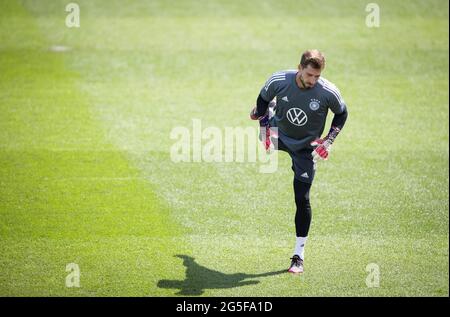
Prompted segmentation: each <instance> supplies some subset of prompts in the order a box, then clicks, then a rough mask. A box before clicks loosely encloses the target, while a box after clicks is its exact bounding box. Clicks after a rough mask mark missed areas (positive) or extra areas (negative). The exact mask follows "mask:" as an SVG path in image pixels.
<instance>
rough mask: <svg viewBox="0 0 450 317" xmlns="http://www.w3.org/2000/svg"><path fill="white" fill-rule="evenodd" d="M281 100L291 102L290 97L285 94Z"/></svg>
mask: <svg viewBox="0 0 450 317" xmlns="http://www.w3.org/2000/svg"><path fill="white" fill-rule="evenodd" d="M281 100H283V101H286V102H289V99H288V97H287V96H284V97H283V98H281Z"/></svg>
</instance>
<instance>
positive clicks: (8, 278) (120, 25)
mask: <svg viewBox="0 0 450 317" xmlns="http://www.w3.org/2000/svg"><path fill="white" fill-rule="evenodd" d="M69 2H70V1H53V0H42V1H33V0H24V1H13V0H7V1H2V2H1V4H0V6H1V10H0V237H1V242H0V295H1V296H178V295H182V296H191V295H192V296H198V295H203V296H449V286H448V285H449V254H448V249H449V221H448V215H449V205H448V198H449V169H448V167H449V137H448V136H449V124H448V119H449V98H448V88H449V81H448V76H449V73H448V67H449V65H448V64H449V63H448V61H449V55H448V54H449V43H448V26H449V25H448V24H449V23H448V21H449V20H448V2H447V1H445V0H434V1H429V0H423V1H394V0H392V1H387V0H383V1H381V0H380V1H377V3H378V4H379V7H380V18H381V19H380V27H378V28H376V27H375V28H369V27H367V26H366V24H365V19H366V15H367V14H368V13H367V12H366V11H365V7H366V4H367V3H368V2H370V1H359V0H348V1H337V0H327V1H325V0H321V1H312V0H311V1H306V0H305V1H288V0H283V1H256V0H246V1H238V0H231V1H225V0H223V1H208V0H202V1H197V0H192V1H187V0H186V1H181V0H177V1H163V0H154V1H153V0H152V1H145V2H144V1H137V0H136V1H119V0H115V1H88V0H78V1H76V3H77V4H79V7H80V27H79V28H68V27H66V25H65V20H66V16H67V15H68V14H69V13H68V12H66V11H65V6H66V5H67V3H69ZM58 48H59V49H58ZM61 48H63V49H61ZM307 48H319V49H321V50H322V51H323V52H325V54H326V56H327V67H326V69H325V71H324V72H323V75H324V77H326V78H327V79H329V80H331V81H332V82H334V83H336V84H337V85H338V87H339V88H340V90H341V92H342V95H343V97H344V99H345V100H346V102H347V105H348V109H349V119H348V121H347V125H346V126H345V128H344V130H343V132H342V133H341V135H340V136H339V138H338V139H337V141H336V144H335V145H334V149H333V152H332V154H331V156H330V160H329V161H327V162H324V164H320V166H319V167H318V171H317V174H316V179H315V183H314V185H313V188H312V192H311V204H312V209H313V222H312V227H311V231H310V236H309V240H308V244H307V247H306V260H305V273H304V274H303V275H301V276H291V275H289V274H287V273H285V271H286V269H287V267H288V265H289V257H290V256H291V253H292V251H293V247H294V243H295V230H294V210H295V205H294V200H293V191H292V177H293V174H292V171H291V169H290V159H289V157H288V156H287V155H286V154H280V156H279V166H278V171H277V172H276V173H273V174H262V173H259V171H258V163H240V162H229V163H225V162H222V163H221V162H216V163H207V162H200V163H196V162H192V163H186V162H184V163H175V162H172V161H171V159H170V148H171V146H172V144H173V143H174V141H173V140H171V139H170V132H171V131H172V129H173V128H174V127H187V128H189V129H192V125H193V121H192V120H193V119H199V120H201V122H202V126H203V127H208V126H210V127H218V128H219V129H221V130H223V129H224V128H225V127H243V128H245V127H255V126H256V125H255V123H254V122H251V121H250V120H249V119H248V113H249V110H250V109H251V106H252V105H253V104H254V102H255V100H256V97H257V94H258V92H259V90H260V88H261V86H262V85H263V84H264V82H265V80H266V79H267V78H268V77H269V76H270V74H271V73H272V72H275V71H278V70H282V69H289V68H295V67H296V65H297V63H298V61H299V58H300V54H301V53H302V51H304V50H305V49H307ZM255 129H256V127H255ZM69 263H76V264H77V265H78V266H79V269H80V274H81V275H80V285H79V286H80V287H67V286H66V278H67V276H68V274H69V273H70V272H67V271H66V265H67V264H69ZM369 264H375V265H377V266H378V268H379V272H380V275H379V285H378V287H368V286H367V284H366V278H367V276H368V275H369V272H368V271H366V267H367V265H369Z"/></svg>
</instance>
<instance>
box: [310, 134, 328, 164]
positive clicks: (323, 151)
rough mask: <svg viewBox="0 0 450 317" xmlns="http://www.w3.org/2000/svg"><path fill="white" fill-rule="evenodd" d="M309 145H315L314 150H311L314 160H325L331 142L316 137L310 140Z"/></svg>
mask: <svg viewBox="0 0 450 317" xmlns="http://www.w3.org/2000/svg"><path fill="white" fill-rule="evenodd" d="M311 145H312V146H314V147H315V149H314V151H312V153H311V154H312V156H313V160H314V162H317V161H318V160H327V159H328V154H329V153H330V150H331V142H330V141H329V140H327V139H326V138H325V139H316V140H314V141H312V142H311Z"/></svg>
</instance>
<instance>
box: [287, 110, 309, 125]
mask: <svg viewBox="0 0 450 317" xmlns="http://www.w3.org/2000/svg"><path fill="white" fill-rule="evenodd" d="M286 117H287V118H288V120H289V122H290V123H292V124H293V125H296V126H298V127H301V126H303V125H305V124H306V122H307V121H308V117H307V116H306V113H305V112H304V111H303V110H302V109H299V108H291V109H289V110H288V112H287V114H286Z"/></svg>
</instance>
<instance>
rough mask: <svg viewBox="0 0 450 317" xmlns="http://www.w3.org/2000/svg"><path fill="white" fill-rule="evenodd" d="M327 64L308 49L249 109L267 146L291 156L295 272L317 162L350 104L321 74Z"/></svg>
mask: <svg viewBox="0 0 450 317" xmlns="http://www.w3.org/2000/svg"><path fill="white" fill-rule="evenodd" d="M324 67H325V57H324V55H323V54H322V53H321V52H320V51H318V50H307V51H306V52H304V53H303V54H302V57H301V60H300V64H299V65H298V69H295V70H287V71H280V72H277V73H274V74H273V75H272V76H271V77H270V78H269V79H268V80H267V81H266V83H265V85H264V87H263V88H262V89H261V92H260V93H259V96H258V98H257V101H256V107H254V108H253V109H252V111H251V113H250V118H251V119H252V120H259V124H260V126H261V127H262V129H261V130H262V131H264V133H262V138H263V140H262V141H264V145H265V147H266V150H268V149H269V148H270V146H271V144H278V145H277V148H276V149H277V150H282V151H285V152H287V153H289V155H290V157H291V158H292V170H293V171H294V194H295V204H296V207H297V210H296V214H295V229H296V236H297V239H296V245H295V249H294V253H293V256H292V258H291V265H290V267H289V270H288V271H289V272H291V273H302V272H303V260H304V259H305V257H304V248H305V244H306V240H307V237H308V232H309V227H310V224H311V205H310V201H309V191H310V188H311V184H312V182H313V180H314V174H315V170H316V163H317V161H318V160H326V159H327V158H328V154H329V152H330V148H331V145H332V144H333V142H334V141H335V139H336V137H337V136H338V134H339V132H340V131H341V130H342V128H343V127H344V124H345V121H346V120H347V107H346V105H345V102H344V100H343V99H342V97H341V94H340V92H339V90H338V88H337V87H336V86H335V85H334V84H332V83H331V82H329V81H328V80H326V79H325V78H323V77H321V72H322V71H323V69H324ZM269 105H270V108H269ZM273 106H274V107H273ZM273 109H274V111H269V110H273ZM328 109H330V110H331V111H332V112H333V113H334V118H333V121H332V123H331V128H330V130H329V132H328V134H327V135H326V136H325V137H323V138H321V135H322V133H323V131H324V128H325V121H326V117H327V113H328ZM273 127H276V128H277V129H271V128H273ZM272 130H273V131H272ZM276 130H277V133H274V132H275V131H276ZM274 138H277V142H275V141H274Z"/></svg>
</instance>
